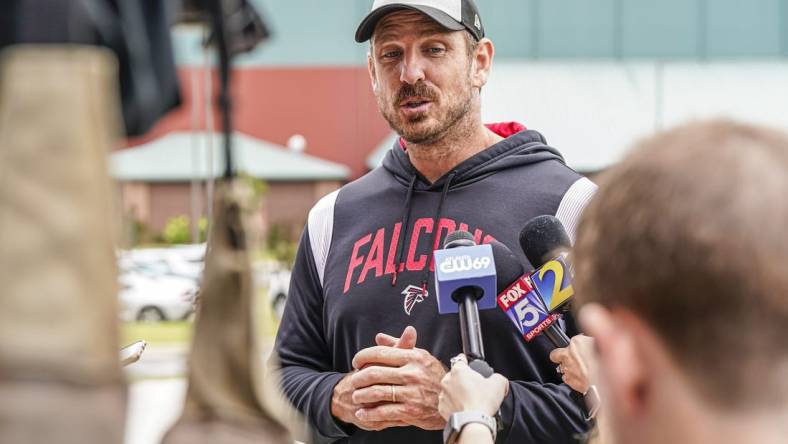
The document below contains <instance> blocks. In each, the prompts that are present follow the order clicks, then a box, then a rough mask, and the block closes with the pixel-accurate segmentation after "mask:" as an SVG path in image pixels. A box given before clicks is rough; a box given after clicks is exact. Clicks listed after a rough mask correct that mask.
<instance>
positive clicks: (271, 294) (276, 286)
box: [268, 270, 290, 319]
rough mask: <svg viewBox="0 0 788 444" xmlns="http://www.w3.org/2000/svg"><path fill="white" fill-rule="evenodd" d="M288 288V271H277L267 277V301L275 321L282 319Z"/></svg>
mask: <svg viewBox="0 0 788 444" xmlns="http://www.w3.org/2000/svg"><path fill="white" fill-rule="evenodd" d="M289 288H290V270H279V271H275V272H272V273H271V274H270V275H269V276H268V300H269V301H270V303H271V308H272V309H273V311H274V315H276V318H277V319H282V314H283V313H284V312H285V304H286V303H287V290H288V289H289Z"/></svg>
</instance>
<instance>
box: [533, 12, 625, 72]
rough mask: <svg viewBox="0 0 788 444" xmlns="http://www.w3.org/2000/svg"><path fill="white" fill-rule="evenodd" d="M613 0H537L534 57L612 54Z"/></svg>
mask: <svg viewBox="0 0 788 444" xmlns="http://www.w3.org/2000/svg"><path fill="white" fill-rule="evenodd" d="M616 3H617V1H616V0H538V1H537V2H536V4H535V6H536V8H537V12H536V13H537V15H538V17H539V24H538V25H539V32H538V42H537V45H538V50H537V54H536V56H537V57H547V58H553V57H580V58H585V57H615V56H616V52H617V49H616V26H615V24H616V20H615V17H616V13H615V6H616Z"/></svg>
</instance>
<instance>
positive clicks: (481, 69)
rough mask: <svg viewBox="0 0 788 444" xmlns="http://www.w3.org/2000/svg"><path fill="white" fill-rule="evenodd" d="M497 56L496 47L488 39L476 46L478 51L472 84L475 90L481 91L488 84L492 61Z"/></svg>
mask: <svg viewBox="0 0 788 444" xmlns="http://www.w3.org/2000/svg"><path fill="white" fill-rule="evenodd" d="M494 56H495V47H494V46H493V43H492V41H491V40H490V39H488V38H483V39H481V40H479V43H477V44H476V50H475V51H474V53H473V60H472V61H471V62H472V63H473V73H472V84H473V86H474V87H475V88H479V89H481V88H482V87H483V86H484V85H485V84H487V78H488V77H489V76H490V70H491V69H492V61H493V57H494Z"/></svg>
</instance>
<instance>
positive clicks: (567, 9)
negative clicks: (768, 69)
mask: <svg viewBox="0 0 788 444" xmlns="http://www.w3.org/2000/svg"><path fill="white" fill-rule="evenodd" d="M252 1H253V3H255V4H256V5H257V6H259V7H260V9H261V10H262V11H263V12H264V14H265V16H266V18H267V21H268V22H269V23H270V27H271V29H272V31H273V38H272V39H271V40H270V41H269V42H267V43H266V44H264V45H262V46H260V47H259V48H258V49H256V50H255V51H253V52H252V53H251V54H247V55H244V56H242V57H240V58H239V59H238V63H239V64H241V65H275V66H276V65H278V66H315V65H317V66H332V65H333V66H345V65H363V64H365V63H366V53H367V45H366V44H363V45H360V44H357V43H356V42H355V41H354V40H353V34H354V32H355V29H356V26H357V25H358V23H359V22H360V20H361V18H362V17H363V16H364V15H365V14H366V13H367V11H368V10H369V8H370V6H371V5H372V0H252ZM477 4H478V6H479V9H480V11H481V16H482V20H483V21H484V23H485V27H486V29H487V33H488V36H489V37H490V38H491V39H492V40H493V42H494V43H495V47H496V57H497V58H498V59H523V58H526V59H588V58H663V59H725V58H742V57H745V58H746V57H751V58H764V57H771V58H775V57H786V56H788V0H477ZM201 34H202V33H201V31H199V30H198V29H194V28H192V29H187V30H179V31H177V32H176V33H175V47H176V51H177V60H178V62H179V63H181V64H199V63H203V55H202V50H201V49H200V45H199V43H200V37H201Z"/></svg>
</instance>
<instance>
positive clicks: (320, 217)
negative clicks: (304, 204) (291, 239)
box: [307, 190, 339, 287]
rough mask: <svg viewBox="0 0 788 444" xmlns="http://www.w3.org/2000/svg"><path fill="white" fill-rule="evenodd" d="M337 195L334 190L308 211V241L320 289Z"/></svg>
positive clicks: (337, 192)
mask: <svg viewBox="0 0 788 444" xmlns="http://www.w3.org/2000/svg"><path fill="white" fill-rule="evenodd" d="M338 195H339V190H336V191H334V192H333V193H330V194H327V195H326V196H323V197H322V198H321V199H320V200H319V201H318V202H317V203H316V204H315V206H314V207H312V210H310V211H309V218H308V222H307V227H308V229H309V241H310V246H311V247H312V254H313V255H314V259H315V267H316V268H317V275H318V277H319V278H320V286H321V287H322V286H323V277H324V276H325V271H326V261H327V259H328V249H329V248H330V247H331V236H332V234H333V232H334V206H335V204H336V201H337V196H338Z"/></svg>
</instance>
